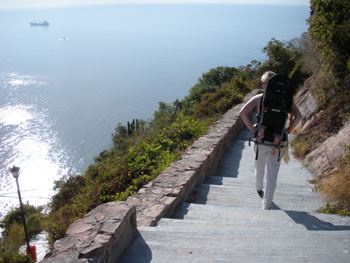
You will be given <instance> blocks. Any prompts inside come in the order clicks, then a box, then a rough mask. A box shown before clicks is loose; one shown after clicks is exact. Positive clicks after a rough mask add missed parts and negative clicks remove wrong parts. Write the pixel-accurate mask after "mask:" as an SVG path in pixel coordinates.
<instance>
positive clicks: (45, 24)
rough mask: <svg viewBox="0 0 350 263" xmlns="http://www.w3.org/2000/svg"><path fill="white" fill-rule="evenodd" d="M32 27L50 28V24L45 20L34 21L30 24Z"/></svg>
mask: <svg viewBox="0 0 350 263" xmlns="http://www.w3.org/2000/svg"><path fill="white" fill-rule="evenodd" d="M30 25H31V26H49V25H50V23H49V22H47V21H46V20H43V21H39V20H38V21H37V20H36V21H32V22H30Z"/></svg>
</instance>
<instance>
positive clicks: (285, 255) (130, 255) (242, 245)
mask: <svg viewBox="0 0 350 263" xmlns="http://www.w3.org/2000/svg"><path fill="white" fill-rule="evenodd" d="M314 234H315V233H312V234H310V235H309V236H300V235H294V236H289V237H286V236H285V237H278V238H269V237H263V236H262V237H261V238H260V237H258V238H254V237H252V238H245V237H244V236H243V237H242V236H238V237H235V236H222V235H210V234H208V235H205V234H203V235H202V234H196V235H193V233H191V235H184V233H180V234H179V233H176V232H164V231H158V230H155V228H154V229H152V230H151V229H142V230H140V232H139V233H138V234H137V236H136V238H135V239H134V241H133V243H132V245H131V246H130V247H129V248H128V249H127V251H126V252H125V253H124V254H123V256H122V257H121V259H120V261H119V262H128V263H133V262H135V263H136V262H137V263H138V262H140V263H141V262H247V263H249V262H327V263H328V262H348V261H347V259H348V252H349V251H348V249H347V247H346V246H345V244H346V243H345V242H347V240H345V242H343V241H344V240H338V239H331V240H332V242H330V240H329V239H327V237H326V236H324V238H322V237H321V238H320V237H319V236H318V235H314ZM325 247H327V250H325V249H324V248H325ZM286 248H288V249H286ZM327 251H328V252H327ZM331 255H337V256H336V257H335V258H334V260H332V256H331ZM333 257H334V256H333Z"/></svg>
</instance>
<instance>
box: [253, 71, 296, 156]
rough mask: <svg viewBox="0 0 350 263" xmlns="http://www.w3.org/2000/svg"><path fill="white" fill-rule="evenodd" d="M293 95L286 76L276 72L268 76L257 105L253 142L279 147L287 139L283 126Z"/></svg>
mask: <svg viewBox="0 0 350 263" xmlns="http://www.w3.org/2000/svg"><path fill="white" fill-rule="evenodd" d="M293 95H294V90H293V88H292V86H291V85H290V80H289V78H288V77H287V76H285V75H282V74H277V75H274V76H273V77H271V78H270V80H269V81H268V83H267V86H266V88H265V91H264V94H263V96H262V99H261V101H260V105H259V110H258V114H257V129H256V130H257V133H256V134H255V143H257V144H266V145H270V146H274V147H276V148H278V149H280V147H281V142H282V141H286V140H287V133H286V131H285V126H286V122H287V119H288V113H290V112H291V108H292V104H293ZM256 159H257V157H256Z"/></svg>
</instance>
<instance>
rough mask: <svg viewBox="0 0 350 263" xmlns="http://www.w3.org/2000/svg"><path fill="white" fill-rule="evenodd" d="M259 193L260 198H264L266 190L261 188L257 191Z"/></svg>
mask: <svg viewBox="0 0 350 263" xmlns="http://www.w3.org/2000/svg"><path fill="white" fill-rule="evenodd" d="M256 192H257V193H258V195H259V196H260V198H263V197H264V191H262V190H259V191H256Z"/></svg>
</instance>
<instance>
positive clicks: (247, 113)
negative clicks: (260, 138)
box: [239, 95, 261, 133]
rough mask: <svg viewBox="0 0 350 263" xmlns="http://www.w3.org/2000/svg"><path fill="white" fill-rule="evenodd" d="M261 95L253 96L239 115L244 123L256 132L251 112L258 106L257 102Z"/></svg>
mask: <svg viewBox="0 0 350 263" xmlns="http://www.w3.org/2000/svg"><path fill="white" fill-rule="evenodd" d="M260 97H261V95H256V96H254V97H252V98H251V99H250V100H249V101H248V102H247V103H246V104H245V105H244V106H243V107H242V109H241V111H240V112H239V115H240V116H241V119H242V121H243V123H244V125H245V126H246V127H247V128H248V129H249V130H250V131H251V132H252V133H255V127H254V124H253V123H252V121H251V113H252V112H253V110H254V109H255V108H256V105H257V102H258V100H259V98H260Z"/></svg>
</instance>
